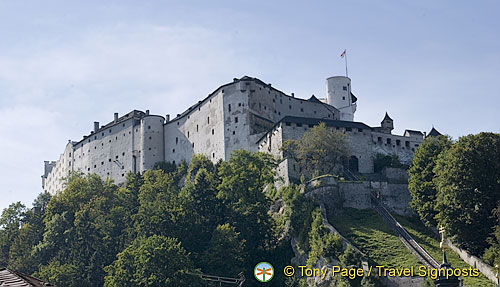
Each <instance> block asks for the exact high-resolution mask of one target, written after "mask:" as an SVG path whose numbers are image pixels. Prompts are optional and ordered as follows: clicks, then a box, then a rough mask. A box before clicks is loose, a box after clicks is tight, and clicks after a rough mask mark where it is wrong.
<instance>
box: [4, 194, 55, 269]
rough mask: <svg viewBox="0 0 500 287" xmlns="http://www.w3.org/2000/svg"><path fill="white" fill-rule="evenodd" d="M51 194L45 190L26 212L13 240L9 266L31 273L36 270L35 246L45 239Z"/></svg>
mask: <svg viewBox="0 0 500 287" xmlns="http://www.w3.org/2000/svg"><path fill="white" fill-rule="evenodd" d="M50 198H51V196H50V194H48V193H46V192H43V193H40V194H39V195H38V197H37V198H36V199H35V201H34V202H33V207H32V208H31V209H30V210H28V211H27V212H26V213H25V218H24V220H23V221H24V222H25V223H24V224H23V225H22V227H21V229H20V230H19V234H18V236H17V237H16V238H15V239H14V241H13V242H12V245H11V248H10V252H9V258H10V261H9V268H12V269H14V270H17V271H20V272H23V273H26V274H31V273H33V272H34V271H35V270H36V267H37V265H38V258H36V257H35V256H34V253H33V252H32V250H33V247H34V246H35V245H37V244H38V243H39V242H40V241H42V239H43V232H44V229H45V224H44V222H43V216H44V213H45V209H46V208H47V205H48V203H49V201H50Z"/></svg>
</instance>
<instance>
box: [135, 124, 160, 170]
mask: <svg viewBox="0 0 500 287" xmlns="http://www.w3.org/2000/svg"><path fill="white" fill-rule="evenodd" d="M164 122H165V118H163V117H162V116H157V115H146V116H144V117H143V118H142V119H141V125H140V131H141V132H140V146H139V149H138V152H137V154H138V157H139V158H140V169H139V171H140V172H141V173H142V172H144V171H146V170H148V169H152V168H153V167H154V165H155V164H156V163H157V162H162V161H164V160H165V154H164V151H165V150H164V144H163V140H164V135H163V133H164V130H163V123H164Z"/></svg>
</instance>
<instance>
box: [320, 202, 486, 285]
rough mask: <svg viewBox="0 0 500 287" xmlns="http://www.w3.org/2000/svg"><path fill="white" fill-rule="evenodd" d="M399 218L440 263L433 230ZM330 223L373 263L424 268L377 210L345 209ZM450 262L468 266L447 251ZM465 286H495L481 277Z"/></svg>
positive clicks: (417, 222) (332, 216)
mask: <svg viewBox="0 0 500 287" xmlns="http://www.w3.org/2000/svg"><path fill="white" fill-rule="evenodd" d="M396 219H397V220H398V221H399V222H400V223H401V224H402V225H403V226H404V227H405V228H406V229H407V231H408V232H409V233H410V234H411V235H412V236H413V237H414V239H415V240H416V241H417V242H418V243H419V244H421V245H422V247H423V248H425V249H426V250H427V251H428V252H429V253H430V254H431V255H432V256H433V257H434V258H435V259H436V260H438V261H441V258H442V255H441V250H440V249H439V241H438V239H437V238H436V237H435V236H434V235H433V234H432V232H431V231H428V230H427V228H426V227H425V226H424V225H423V224H422V223H420V222H419V221H418V220H415V219H412V218H406V217H401V216H397V217H396ZM328 220H329V222H330V223H331V224H332V225H333V226H334V227H335V228H337V230H338V231H339V232H341V233H342V235H343V236H345V237H346V238H347V239H348V240H349V241H351V243H352V244H354V245H355V246H356V247H358V248H359V249H360V250H361V251H362V252H364V253H365V254H367V255H368V256H369V261H371V262H370V263H371V264H377V265H384V266H388V267H395V268H399V267H410V266H418V265H421V264H420V262H419V261H418V259H417V257H416V256H415V255H413V254H412V253H411V252H410V251H409V250H408V249H407V248H406V247H405V246H404V245H403V243H402V242H401V241H400V240H399V238H398V236H397V235H396V234H395V233H394V232H393V230H392V229H391V228H390V227H389V226H388V225H387V224H385V222H384V221H383V220H382V218H381V217H380V216H379V215H378V214H377V213H376V212H375V211H374V210H371V209H365V210H357V209H352V208H346V209H345V210H344V211H343V213H342V214H341V215H333V214H331V213H330V214H328ZM448 260H449V262H450V263H451V264H452V266H453V267H458V268H464V267H468V265H467V264H466V263H465V262H463V261H462V260H461V259H460V258H459V257H458V255H457V254H455V253H454V252H452V251H448ZM465 286H471V287H476V286H477V287H488V286H494V284H493V283H492V282H490V281H489V280H488V279H487V278H486V277H484V276H482V275H481V276H480V277H477V278H474V277H467V278H465Z"/></svg>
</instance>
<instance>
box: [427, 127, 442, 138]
mask: <svg viewBox="0 0 500 287" xmlns="http://www.w3.org/2000/svg"><path fill="white" fill-rule="evenodd" d="M440 135H442V134H441V133H440V132H438V130H436V129H435V128H434V127H432V129H431V131H430V132H429V134H428V135H427V136H429V137H437V136H440Z"/></svg>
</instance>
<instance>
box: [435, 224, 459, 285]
mask: <svg viewBox="0 0 500 287" xmlns="http://www.w3.org/2000/svg"><path fill="white" fill-rule="evenodd" d="M439 233H441V242H440V243H439V247H440V248H441V250H442V251H443V263H441V265H440V266H439V269H440V271H441V270H443V271H442V272H439V273H438V274H439V277H438V278H437V279H436V280H434V283H435V284H436V287H458V286H459V284H460V281H459V280H458V278H457V277H456V276H449V277H447V276H446V273H447V272H446V269H453V268H452V267H451V265H450V263H448V259H447V258H446V249H447V248H448V246H446V240H445V236H444V233H445V229H444V227H443V226H441V227H440V228H439Z"/></svg>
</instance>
